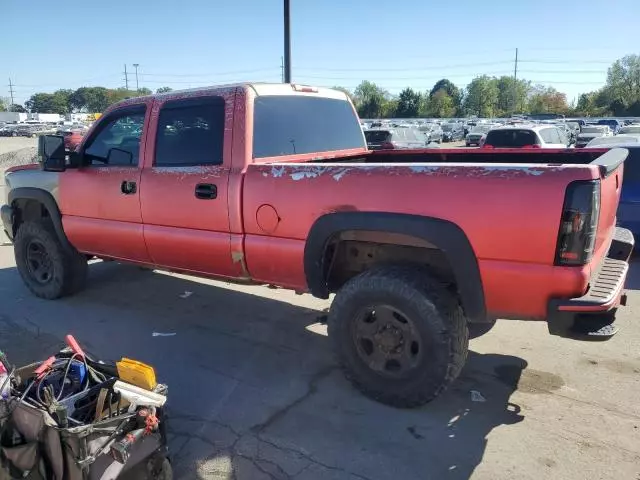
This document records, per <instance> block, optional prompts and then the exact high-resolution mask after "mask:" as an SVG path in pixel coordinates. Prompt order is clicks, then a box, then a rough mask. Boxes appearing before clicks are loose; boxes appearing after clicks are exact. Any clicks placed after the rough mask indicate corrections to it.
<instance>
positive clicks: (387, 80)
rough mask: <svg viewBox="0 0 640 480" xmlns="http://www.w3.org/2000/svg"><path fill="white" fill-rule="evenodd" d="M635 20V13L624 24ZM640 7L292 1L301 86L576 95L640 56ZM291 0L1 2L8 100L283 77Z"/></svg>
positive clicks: (2, 75)
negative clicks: (369, 84)
mask: <svg viewBox="0 0 640 480" xmlns="http://www.w3.org/2000/svg"><path fill="white" fill-rule="evenodd" d="M625 12H627V14H625ZM638 13H640V4H639V3H638V0H615V1H612V2H609V3H608V4H607V3H606V2H605V3H603V2H601V1H598V2H596V1H594V0H563V1H561V2H558V1H552V0H536V1H535V2H529V1H523V0H517V1H516V0H483V1H477V0H474V1H471V0H455V1H453V2H444V1H440V2H433V1H426V0H403V1H395V2H394V1H389V0H366V1H365V0H291V42H292V43H291V44H292V80H293V81H294V82H298V83H306V84H313V85H319V86H336V85H338V86H344V87H347V88H350V89H353V88H355V87H356V86H357V85H358V84H359V83H360V82H361V81H362V80H370V81H374V82H376V83H377V84H378V85H380V86H381V87H383V88H385V89H387V90H388V91H389V92H391V93H394V94H397V93H398V92H399V91H400V90H402V89H403V88H404V87H407V86H410V87H412V88H414V89H417V90H420V91H425V90H430V89H431V87H432V86H433V84H434V83H435V82H436V81H437V80H438V79H440V78H449V79H450V80H451V81H452V82H453V83H455V84H456V85H459V86H461V87H464V86H465V85H466V84H467V83H468V82H469V81H470V80H471V79H472V78H473V77H475V76H477V75H482V74H487V75H495V76H500V75H513V73H514V66H515V51H516V48H517V49H518V74H517V75H518V78H525V79H528V80H531V81H533V82H534V83H540V84H544V85H547V86H552V87H555V88H557V89H558V90H560V91H562V92H565V93H566V94H567V98H568V101H569V102H571V101H572V100H574V99H576V100H577V97H578V96H579V94H580V93H584V92H588V91H592V90H595V89H597V88H599V87H601V86H602V85H603V84H604V82H605V80H606V72H607V68H608V67H609V66H610V65H611V63H613V62H614V61H615V60H616V59H618V58H621V57H622V56H624V55H626V54H630V53H640V42H639V41H638V38H639V37H638V26H637V18H638ZM282 15H283V0H228V1H220V0H181V1H176V0H170V1H169V0H128V1H123V0H110V1H109V2H94V1H91V0H85V1H75V2H67V1H59V2H51V1H44V0H29V1H28V2H25V1H24V0H3V1H2V2H0V25H1V27H0V45H3V48H2V55H1V56H0V97H9V93H10V92H9V86H8V84H9V79H11V83H12V84H13V85H15V87H14V96H15V101H16V103H21V104H22V103H24V101H25V100H27V99H28V98H29V97H30V96H31V95H32V94H33V93H35V92H41V91H45V92H46V91H53V90H55V89H58V88H71V89H75V88H78V87H81V86H98V85H100V86H105V87H110V88H115V87H124V86H125V75H124V68H125V64H126V65H127V71H128V75H127V77H128V83H129V88H135V85H136V77H135V69H134V67H133V64H136V63H137V64H139V67H138V83H139V86H140V87H148V88H150V89H152V90H154V91H155V90H156V89H157V88H159V87H162V86H169V87H171V88H173V89H180V88H191V87H197V86H204V85H215V84H222V83H231V82H237V81H270V82H279V81H281V78H282V77H281V74H282V69H281V59H282V55H283V53H282V52H283V16H282Z"/></svg>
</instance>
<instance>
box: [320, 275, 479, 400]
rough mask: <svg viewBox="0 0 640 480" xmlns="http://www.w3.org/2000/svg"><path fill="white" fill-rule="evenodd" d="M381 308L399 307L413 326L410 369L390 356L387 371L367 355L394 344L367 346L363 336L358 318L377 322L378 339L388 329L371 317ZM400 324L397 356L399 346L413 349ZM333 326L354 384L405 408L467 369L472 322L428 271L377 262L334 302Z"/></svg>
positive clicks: (340, 356)
mask: <svg viewBox="0 0 640 480" xmlns="http://www.w3.org/2000/svg"><path fill="white" fill-rule="evenodd" d="M375 309H379V310H380V311H382V309H391V310H393V313H392V316H394V317H396V319H397V318H398V316H397V315H396V312H397V313H398V314H399V316H400V317H401V318H403V319H404V323H407V324H409V325H410V330H411V333H410V334H409V335H408V336H407V338H411V340H410V341H409V342H406V343H407V344H410V345H411V346H410V350H411V351H410V352H408V356H409V357H410V359H412V360H414V362H413V364H412V365H411V366H410V368H408V369H405V370H404V371H400V372H399V373H398V372H393V371H392V369H391V367H392V366H393V363H392V362H394V361H395V360H394V359H393V357H392V356H389V357H387V358H389V359H390V360H385V364H384V368H383V369H384V371H378V370H376V369H374V368H373V367H372V366H371V362H370V363H367V361H365V359H363V351H364V350H366V349H369V350H371V348H376V349H378V350H377V352H378V353H379V349H385V348H387V349H388V348H389V343H388V341H387V340H388V339H385V340H378V343H379V344H380V345H383V346H377V347H376V346H373V347H371V346H370V347H367V343H359V342H362V340H363V339H358V338H357V337H358V333H357V332H358V328H359V327H358V325H359V323H358V322H363V324H366V325H368V326H369V327H368V328H371V325H375V327H374V329H378V330H377V332H376V333H375V336H377V337H376V338H378V339H380V336H381V335H383V334H386V333H384V332H385V331H388V325H389V324H388V323H387V324H386V325H384V326H382V325H381V324H380V325H379V323H380V320H378V319H377V318H376V319H375V320H369V319H370V318H372V317H373V318H375V316H376V312H375ZM367 311H369V312H371V313H365V314H364V315H365V316H364V317H363V313H362V312H367ZM367 315H368V316H367ZM381 317H382V315H381ZM363 319H366V320H363ZM382 322H383V323H384V322H385V321H382ZM381 327H382V328H381ZM400 329H401V330H402V333H401V334H400V336H401V338H402V340H401V341H400V342H399V343H396V344H395V346H393V347H391V348H393V349H394V351H393V355H398V353H397V352H398V349H399V348H402V349H403V350H406V349H407V345H404V346H403V347H400V346H399V345H400V344H404V343H405V342H404V336H403V335H405V333H406V331H405V330H404V329H406V326H405V327H402V326H400ZM392 330H397V329H395V328H394V329H392ZM328 331H329V337H330V339H331V341H332V344H333V348H334V350H335V353H336V355H337V358H338V362H339V364H340V366H341V367H342V369H343V371H344V374H345V376H346V377H347V378H348V379H349V380H350V381H351V383H353V385H354V386H355V387H356V388H357V389H358V390H360V391H361V392H362V393H364V394H365V395H366V396H368V397H370V398H372V399H374V400H377V401H379V402H381V403H385V404H387V405H391V406H394V407H399V408H413V407H417V406H420V405H423V404H425V403H427V402H429V401H431V400H433V399H434V398H436V397H437V396H438V395H439V394H440V393H442V392H443V391H444V390H445V388H447V386H448V385H449V384H451V382H453V380H455V378H456V377H457V376H458V374H459V373H460V371H461V370H462V367H463V366H464V363H465V360H466V357H467V350H468V346H469V337H468V335H469V334H468V331H467V322H466V319H465V317H464V315H463V312H462V309H461V307H460V305H459V303H458V300H457V299H456V297H455V296H454V295H452V294H451V293H450V292H449V291H447V290H446V288H445V287H444V286H443V285H442V284H441V283H440V282H438V281H437V280H435V279H433V278H432V277H431V276H429V274H428V272H425V271H424V270H422V269H420V268H415V267H404V266H386V267H376V268H373V269H371V270H369V271H366V272H364V273H362V274H360V275H358V276H357V277H354V278H352V279H351V280H349V281H348V282H347V283H346V284H345V285H344V286H343V287H342V289H341V290H340V291H339V292H338V294H337V295H336V298H335V300H334V301H333V304H332V305H331V308H330V310H329V319H328ZM381 332H383V333H381ZM392 335H397V332H396V333H393V334H392ZM365 340H366V339H365ZM385 342H386V343H385ZM416 342H417V343H418V346H417V347H416V348H415V352H414V347H415V343H416ZM372 343H373V342H372ZM365 347H366V348H365ZM403 353H404V354H407V351H404V352H403ZM365 355H366V352H365ZM383 355H387V353H383ZM398 356H400V355H398ZM400 363H402V362H400ZM409 363H411V362H409ZM395 368H396V369H397V367H395Z"/></svg>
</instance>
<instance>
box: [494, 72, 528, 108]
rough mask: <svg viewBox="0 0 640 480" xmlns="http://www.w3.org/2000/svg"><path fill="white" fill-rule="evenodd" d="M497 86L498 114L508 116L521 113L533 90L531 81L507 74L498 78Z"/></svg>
mask: <svg viewBox="0 0 640 480" xmlns="http://www.w3.org/2000/svg"><path fill="white" fill-rule="evenodd" d="M496 86H497V87H498V102H497V104H496V110H497V111H496V114H497V115H499V116H506V115H509V114H512V113H520V112H522V111H523V110H524V109H525V107H526V103H527V97H528V95H529V91H530V90H531V84H530V82H528V81H527V80H521V79H520V80H516V79H514V78H513V77H509V76H506V75H505V76H502V77H500V78H498V79H497V83H496Z"/></svg>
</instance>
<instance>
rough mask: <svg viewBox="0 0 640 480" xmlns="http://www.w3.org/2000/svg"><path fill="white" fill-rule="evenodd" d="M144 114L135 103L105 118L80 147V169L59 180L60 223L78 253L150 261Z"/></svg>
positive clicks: (146, 116)
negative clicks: (143, 195) (143, 180)
mask: <svg viewBox="0 0 640 480" xmlns="http://www.w3.org/2000/svg"><path fill="white" fill-rule="evenodd" d="M149 110H150V108H147V105H146V104H139V105H131V106H127V107H123V108H119V109H117V110H114V111H112V112H110V113H108V114H107V115H106V117H105V118H103V119H101V120H100V123H98V125H97V126H96V128H95V129H94V130H93V131H92V132H91V133H90V136H89V137H88V138H87V141H86V142H85V143H84V144H83V145H82V146H81V151H80V153H81V154H82V159H83V165H82V166H81V167H80V168H77V169H68V170H67V171H65V172H64V173H63V174H61V175H60V194H59V195H60V209H61V211H62V223H63V225H64V230H65V233H66V234H67V237H68V238H69V241H70V242H71V243H72V244H73V245H74V246H75V247H76V248H77V249H78V250H80V251H82V252H85V253H92V254H95V255H102V256H107V257H114V258H120V259H123V260H128V261H134V262H144V263H146V262H148V261H149V256H148V254H147V248H146V246H145V243H144V237H143V234H142V218H141V215H140V191H139V187H140V159H141V158H142V157H143V152H144V144H145V138H146V135H147V130H148V129H147V128H146V126H147V125H148V123H149V117H150V112H149Z"/></svg>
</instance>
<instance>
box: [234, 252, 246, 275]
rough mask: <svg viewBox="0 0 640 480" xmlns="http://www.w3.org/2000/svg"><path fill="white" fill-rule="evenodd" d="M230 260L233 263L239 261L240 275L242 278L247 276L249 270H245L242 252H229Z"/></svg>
mask: <svg viewBox="0 0 640 480" xmlns="http://www.w3.org/2000/svg"><path fill="white" fill-rule="evenodd" d="M231 261H232V262H233V263H240V268H241V269H242V276H243V277H244V278H249V271H248V270H247V264H246V262H245V259H244V252H231Z"/></svg>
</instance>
